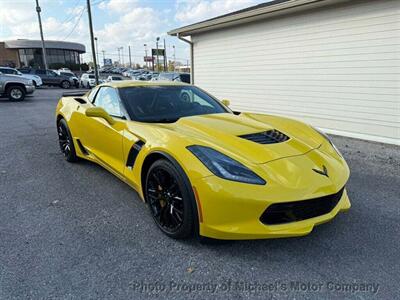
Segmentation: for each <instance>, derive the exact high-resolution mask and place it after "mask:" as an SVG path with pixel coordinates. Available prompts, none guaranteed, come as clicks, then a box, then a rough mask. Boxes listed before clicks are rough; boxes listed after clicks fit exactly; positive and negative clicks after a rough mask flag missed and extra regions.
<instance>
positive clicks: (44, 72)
mask: <svg viewBox="0 0 400 300" xmlns="http://www.w3.org/2000/svg"><path fill="white" fill-rule="evenodd" d="M35 72H36V74H40V75H45V74H46V70H36V71H35Z"/></svg>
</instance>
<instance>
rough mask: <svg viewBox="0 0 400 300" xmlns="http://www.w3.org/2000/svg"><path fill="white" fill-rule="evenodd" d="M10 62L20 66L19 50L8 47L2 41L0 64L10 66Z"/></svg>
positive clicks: (0, 45) (0, 44) (0, 43)
mask: <svg viewBox="0 0 400 300" xmlns="http://www.w3.org/2000/svg"><path fill="white" fill-rule="evenodd" d="M10 63H13V64H14V65H15V66H16V67H19V60H18V50H16V49H7V48H5V45H4V42H0V66H8V65H10Z"/></svg>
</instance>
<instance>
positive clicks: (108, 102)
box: [94, 86, 123, 117]
mask: <svg viewBox="0 0 400 300" xmlns="http://www.w3.org/2000/svg"><path fill="white" fill-rule="evenodd" d="M94 105H95V106H98V107H102V108H103V109H104V110H105V111H106V112H108V113H109V114H110V115H111V116H114V117H123V113H122V109H121V101H120V99H119V96H118V93H117V91H116V90H115V89H114V88H111V87H107V86H105V87H101V88H100V90H99V92H98V93H97V95H96V98H95V99H94Z"/></svg>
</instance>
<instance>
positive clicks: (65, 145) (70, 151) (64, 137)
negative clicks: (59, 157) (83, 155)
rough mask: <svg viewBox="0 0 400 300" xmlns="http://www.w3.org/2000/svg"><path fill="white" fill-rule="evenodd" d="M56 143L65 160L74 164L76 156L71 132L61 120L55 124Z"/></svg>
mask: <svg viewBox="0 0 400 300" xmlns="http://www.w3.org/2000/svg"><path fill="white" fill-rule="evenodd" d="M57 132H58V143H59V145H60V150H61V153H62V154H64V157H65V160H66V161H68V162H76V161H77V160H78V156H77V155H76V151H75V146H74V142H73V139H72V135H71V132H70V131H69V128H68V125H67V122H66V121H65V120H64V119H61V120H60V121H59V122H58V124H57Z"/></svg>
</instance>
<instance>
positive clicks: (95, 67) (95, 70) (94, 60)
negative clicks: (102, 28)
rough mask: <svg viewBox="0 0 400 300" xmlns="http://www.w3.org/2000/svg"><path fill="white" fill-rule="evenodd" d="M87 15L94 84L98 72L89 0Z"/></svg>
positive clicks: (87, 2)
mask: <svg viewBox="0 0 400 300" xmlns="http://www.w3.org/2000/svg"><path fill="white" fill-rule="evenodd" d="M86 5H87V11H88V17H89V31H90V42H91V45H92V56H93V64H94V76H95V78H96V85H98V84H99V73H98V72H97V61H96V50H95V48H94V35H93V24H92V12H91V10H90V0H86Z"/></svg>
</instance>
